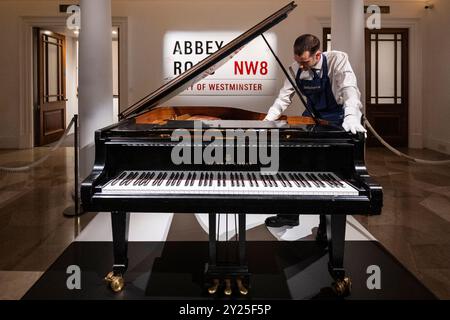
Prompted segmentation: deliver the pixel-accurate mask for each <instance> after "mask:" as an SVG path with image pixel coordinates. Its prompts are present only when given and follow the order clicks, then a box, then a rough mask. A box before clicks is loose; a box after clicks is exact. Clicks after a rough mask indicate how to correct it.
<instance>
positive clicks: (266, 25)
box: [119, 1, 297, 119]
mask: <svg viewBox="0 0 450 320" xmlns="http://www.w3.org/2000/svg"><path fill="white" fill-rule="evenodd" d="M295 7H297V5H296V4H295V3H294V1H292V2H291V3H289V4H287V5H286V6H284V7H283V8H281V9H280V10H278V11H276V12H275V13H273V14H272V15H270V16H269V17H267V18H266V19H264V20H263V21H261V22H260V23H258V24H257V25H255V26H254V27H253V28H251V29H249V30H247V31H246V32H244V33H243V34H241V35H240V36H239V37H237V38H235V39H234V40H232V41H231V42H229V43H228V44H227V45H225V46H224V47H222V48H221V49H219V50H217V51H216V52H214V53H213V54H211V55H210V56H208V57H206V58H205V59H203V60H202V61H200V62H199V63H197V64H195V65H194V66H193V67H192V68H190V69H189V70H187V71H185V72H183V73H182V74H180V75H179V76H177V77H176V78H174V79H172V80H171V81H169V82H168V83H166V84H165V85H163V86H161V87H160V88H159V89H157V90H155V91H154V92H152V93H150V94H149V95H147V96H145V97H144V98H142V99H141V100H139V101H138V102H136V103H135V104H133V105H132V106H130V107H129V108H128V109H126V110H125V111H123V112H121V113H120V114H119V118H120V119H125V118H126V119H129V118H132V117H134V116H137V115H139V114H141V113H143V112H146V111H149V110H151V109H152V108H154V107H157V106H159V105H161V104H162V103H164V102H165V101H167V100H169V99H170V98H172V97H174V96H176V95H178V94H179V93H181V92H183V91H184V90H186V89H187V88H188V87H190V86H193V85H194V84H195V83H197V82H198V81H200V80H202V79H203V78H205V77H207V76H208V75H210V74H212V73H214V71H215V70H217V69H218V68H220V67H221V66H222V65H223V64H225V63H226V62H227V61H228V60H230V59H231V58H233V56H234V55H235V54H236V53H238V52H239V51H240V50H241V48H242V47H243V46H244V45H246V44H247V43H249V42H250V41H252V40H253V39H254V38H256V37H257V36H259V35H261V34H262V33H264V32H265V31H267V30H269V29H270V28H272V27H273V26H274V25H276V24H278V23H279V22H280V21H282V20H284V19H286V18H287V15H288V13H290V12H291V11H292V10H294V8H295Z"/></svg>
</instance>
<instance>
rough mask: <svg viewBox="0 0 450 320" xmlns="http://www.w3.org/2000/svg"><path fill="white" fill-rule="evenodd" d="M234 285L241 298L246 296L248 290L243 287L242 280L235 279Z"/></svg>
mask: <svg viewBox="0 0 450 320" xmlns="http://www.w3.org/2000/svg"><path fill="white" fill-rule="evenodd" d="M236 284H237V287H238V290H239V293H240V294H241V295H243V296H246V295H247V294H248V289H247V288H246V287H245V286H244V284H243V283H242V279H240V278H237V279H236Z"/></svg>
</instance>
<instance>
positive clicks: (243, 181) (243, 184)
mask: <svg viewBox="0 0 450 320" xmlns="http://www.w3.org/2000/svg"><path fill="white" fill-rule="evenodd" d="M239 176H240V177H241V182H242V186H243V187H245V179H244V175H243V174H242V172H239Z"/></svg>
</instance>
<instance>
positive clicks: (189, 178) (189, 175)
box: [184, 172, 192, 187]
mask: <svg viewBox="0 0 450 320" xmlns="http://www.w3.org/2000/svg"><path fill="white" fill-rule="evenodd" d="M191 174H192V173H191V172H189V174H188V176H187V178H186V182H185V183H184V186H185V187H186V186H188V185H189V182H190V180H191Z"/></svg>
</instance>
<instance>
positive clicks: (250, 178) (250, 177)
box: [247, 172, 253, 187]
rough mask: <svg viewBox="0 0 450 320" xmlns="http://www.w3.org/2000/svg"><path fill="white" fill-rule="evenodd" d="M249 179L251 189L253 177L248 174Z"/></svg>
mask: <svg viewBox="0 0 450 320" xmlns="http://www.w3.org/2000/svg"><path fill="white" fill-rule="evenodd" d="M247 178H248V181H249V182H250V187H253V181H252V176H251V175H250V173H248V172H247Z"/></svg>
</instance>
